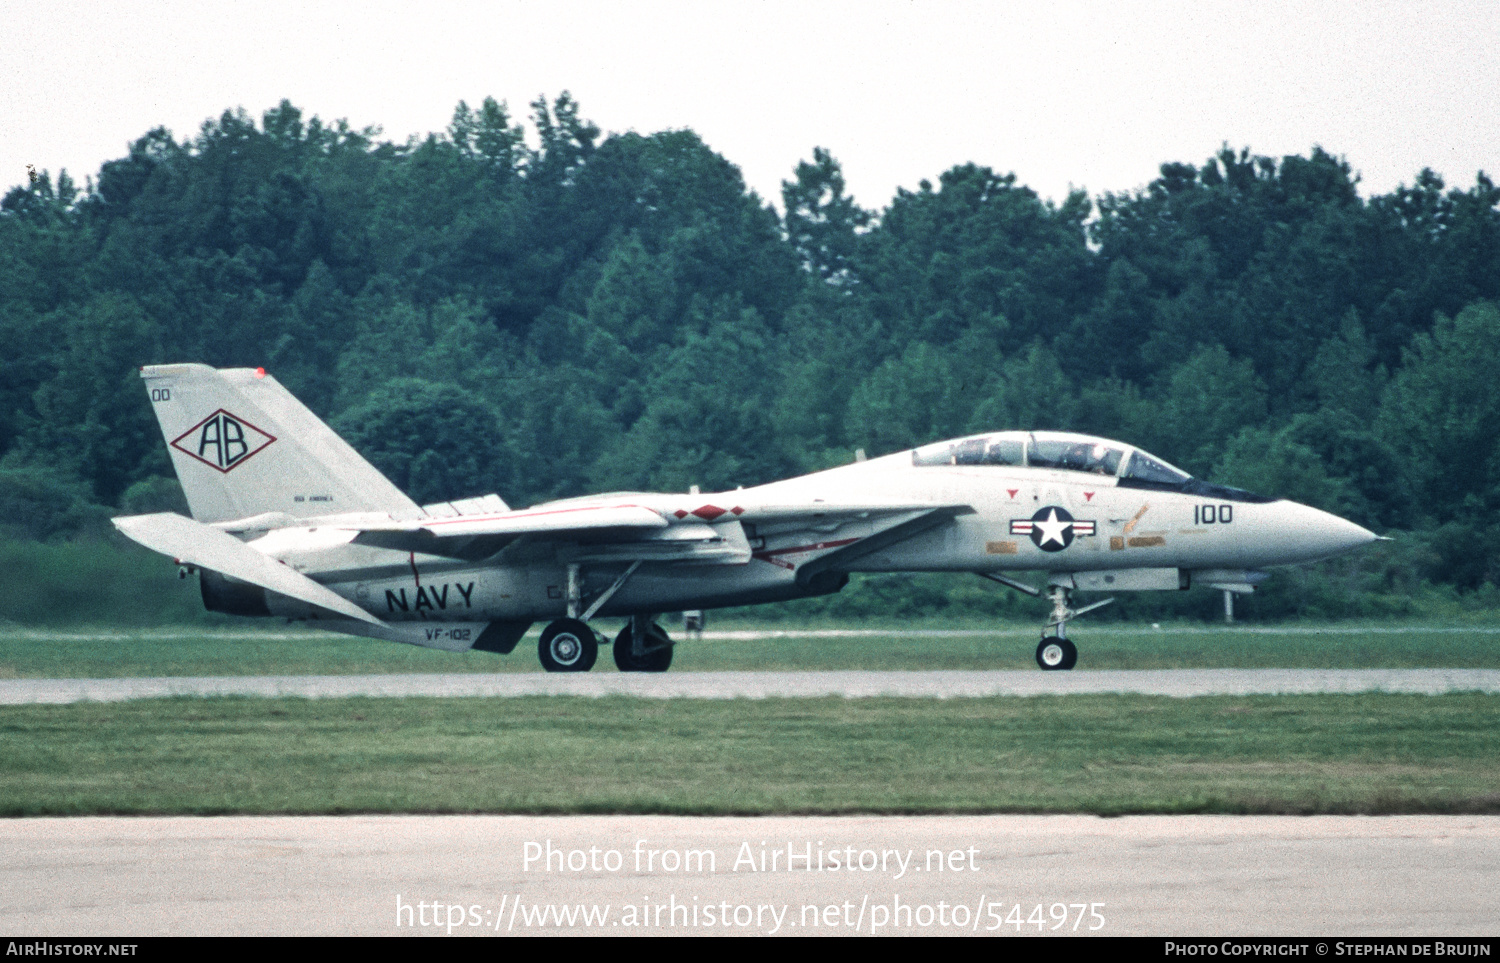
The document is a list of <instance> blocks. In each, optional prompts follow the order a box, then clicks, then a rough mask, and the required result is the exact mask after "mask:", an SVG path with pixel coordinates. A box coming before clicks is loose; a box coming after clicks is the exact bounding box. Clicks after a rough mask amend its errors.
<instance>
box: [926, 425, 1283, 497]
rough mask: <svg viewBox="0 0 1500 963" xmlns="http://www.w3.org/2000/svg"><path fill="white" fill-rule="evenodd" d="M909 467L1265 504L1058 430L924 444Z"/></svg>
mask: <svg viewBox="0 0 1500 963" xmlns="http://www.w3.org/2000/svg"><path fill="white" fill-rule="evenodd" d="M911 456H912V464H913V465H919V466H924V465H1010V466H1014V467H1025V468H1050V469H1054V470H1062V471H1076V472H1086V473H1088V474H1093V475H1106V476H1109V477H1112V478H1115V479H1116V480H1117V484H1118V485H1119V486H1120V487H1122V488H1153V489H1158V490H1164V491H1179V492H1185V493H1187V494H1190V495H1205V496H1210V497H1218V498H1227V499H1231V500H1235V501H1253V502H1269V501H1274V500H1275V499H1271V498H1264V497H1262V496H1260V495H1253V494H1251V493H1250V492H1247V491H1242V490H1240V489H1238V488H1228V487H1226V486H1223V485H1212V484H1209V483H1208V482H1202V481H1199V480H1198V479H1196V478H1194V477H1193V476H1191V475H1189V474H1188V473H1187V472H1185V471H1183V470H1182V469H1180V468H1175V467H1173V466H1172V465H1170V464H1168V463H1167V462H1165V461H1162V460H1161V459H1160V458H1157V457H1156V456H1155V455H1150V454H1147V453H1146V452H1144V451H1142V450H1141V449H1139V448H1134V447H1132V446H1130V445H1123V444H1121V443H1120V442H1118V441H1110V440H1108V439H1105V438H1094V437H1091V436H1089V435H1075V434H1072V433H1070V432H1064V431H1000V432H995V433H993V434H988V435H972V436H970V437H968V438H958V439H955V440H953V441H940V442H937V443H936V444H931V445H925V446H923V447H921V448H917V449H915V450H914V451H912V453H911Z"/></svg>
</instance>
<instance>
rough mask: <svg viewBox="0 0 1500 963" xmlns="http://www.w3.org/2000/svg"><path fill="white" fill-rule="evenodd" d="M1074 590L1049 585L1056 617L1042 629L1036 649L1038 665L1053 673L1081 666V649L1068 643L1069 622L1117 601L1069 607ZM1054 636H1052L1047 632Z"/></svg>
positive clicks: (1048, 594) (1053, 615) (1108, 600)
mask: <svg viewBox="0 0 1500 963" xmlns="http://www.w3.org/2000/svg"><path fill="white" fill-rule="evenodd" d="M1072 596H1073V590H1072V589H1070V588H1069V587H1068V586H1066V585H1059V584H1057V583H1056V582H1053V583H1052V584H1050V585H1048V586H1047V597H1048V598H1050V599H1051V600H1052V618H1051V619H1050V620H1049V621H1048V622H1047V624H1046V625H1045V626H1044V627H1043V628H1042V641H1041V643H1040V644H1038V645H1037V647H1036V664H1037V665H1039V666H1041V667H1042V668H1043V669H1045V670H1047V671H1049V672H1060V671H1064V670H1067V669H1071V668H1073V666H1075V665H1077V664H1078V647H1077V646H1075V645H1074V644H1073V643H1072V642H1071V641H1069V640H1068V622H1069V620H1071V619H1076V618H1078V617H1079V616H1080V615H1083V614H1084V613H1085V612H1092V611H1094V609H1100V608H1103V607H1104V606H1106V605H1108V604H1109V603H1111V602H1113V601H1114V599H1104V600H1103V601H1099V602H1094V603H1093V604H1091V605H1085V606H1084V607H1083V608H1081V609H1074V608H1069V606H1068V603H1069V602H1070V601H1072ZM1048 629H1053V630H1054V634H1052V635H1048V634H1047V630H1048Z"/></svg>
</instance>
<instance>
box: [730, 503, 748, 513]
mask: <svg viewBox="0 0 1500 963" xmlns="http://www.w3.org/2000/svg"><path fill="white" fill-rule="evenodd" d="M729 514H731V515H743V514H745V510H744V509H743V508H741V507H740V506H738V505H736V506H734V507H733V508H731V509H730V510H729Z"/></svg>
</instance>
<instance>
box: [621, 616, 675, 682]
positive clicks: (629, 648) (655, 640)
mask: <svg viewBox="0 0 1500 963" xmlns="http://www.w3.org/2000/svg"><path fill="white" fill-rule="evenodd" d="M632 621H633V620H632ZM630 626H631V623H630V622H626V623H625V628H623V629H621V630H620V634H619V635H617V636H615V667H616V668H618V669H619V670H620V671H621V672H665V671H667V669H668V667H670V666H671V664H672V649H673V645H672V640H671V639H670V638H668V636H667V633H666V632H664V631H663V630H662V627H661V626H659V625H657V624H656V623H654V622H653V623H651V627H650V628H648V629H647V630H646V638H645V643H646V644H645V645H644V646H643V647H642V648H644V649H645V651H644V652H642V653H640V654H639V655H637V654H636V652H635V637H634V636H633V635H632V634H631V631H630Z"/></svg>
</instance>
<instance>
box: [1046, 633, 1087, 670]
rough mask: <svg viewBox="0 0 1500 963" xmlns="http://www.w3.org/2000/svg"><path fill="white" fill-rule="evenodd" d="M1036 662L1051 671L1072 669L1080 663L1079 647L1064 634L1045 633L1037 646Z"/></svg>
mask: <svg viewBox="0 0 1500 963" xmlns="http://www.w3.org/2000/svg"><path fill="white" fill-rule="evenodd" d="M1036 664H1037V665H1039V666H1041V667H1042V668H1043V669H1046V670H1047V671H1049V672H1060V671H1063V670H1065V669H1071V668H1073V666H1075V665H1077V664H1078V647H1077V646H1076V645H1074V644H1073V643H1072V642H1070V641H1068V640H1067V639H1065V638H1063V637H1062V636H1059V635H1051V636H1047V635H1044V636H1042V641H1041V643H1040V644H1039V645H1038V646H1037V647H1036Z"/></svg>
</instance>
